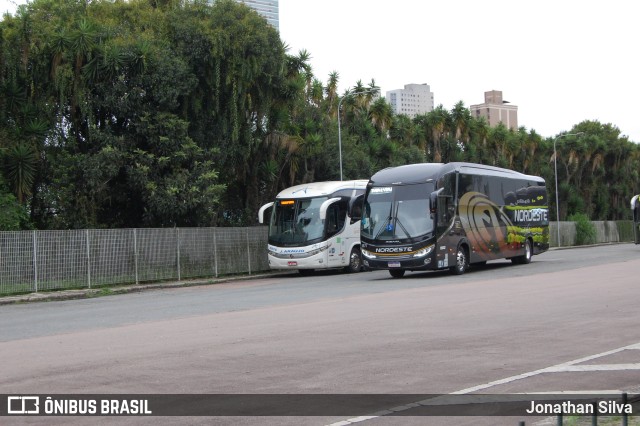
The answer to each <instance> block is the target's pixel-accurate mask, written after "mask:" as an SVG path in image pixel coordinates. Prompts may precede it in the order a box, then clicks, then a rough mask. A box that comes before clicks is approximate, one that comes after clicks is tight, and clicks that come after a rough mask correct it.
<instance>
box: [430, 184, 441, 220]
mask: <svg viewBox="0 0 640 426" xmlns="http://www.w3.org/2000/svg"><path fill="white" fill-rule="evenodd" d="M441 192H442V188H440V189H438V190H437V191H433V192H432V193H431V195H430V196H429V213H431V214H432V215H433V214H436V213H437V211H438V196H439V195H440V193H441Z"/></svg>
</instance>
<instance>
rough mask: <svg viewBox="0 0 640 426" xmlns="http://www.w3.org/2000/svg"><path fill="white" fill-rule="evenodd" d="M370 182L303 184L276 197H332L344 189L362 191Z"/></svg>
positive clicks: (346, 181) (350, 181)
mask: <svg viewBox="0 0 640 426" xmlns="http://www.w3.org/2000/svg"><path fill="white" fill-rule="evenodd" d="M368 182H369V181H368V180H366V179H360V180H344V181H327V182H312V183H303V184H301V185H295V186H292V187H290V188H287V189H285V190H283V191H280V193H279V194H278V195H277V196H276V198H308V197H320V196H323V195H331V194H333V193H335V192H336V191H339V190H342V189H362V190H364V189H365V188H366V187H367V183H368Z"/></svg>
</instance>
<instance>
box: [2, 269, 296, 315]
mask: <svg viewBox="0 0 640 426" xmlns="http://www.w3.org/2000/svg"><path fill="white" fill-rule="evenodd" d="M282 275H291V273H286V272H283V271H276V272H266V273H263V274H254V275H237V276H231V277H226V278H207V279H199V280H189V281H174V282H163V283H150V284H132V285H119V286H116V287H109V286H104V287H99V288H86V289H73V290H52V291H44V292H35V293H28V294H20V295H16V296H3V297H0V306H2V305H12V304H19V303H31V302H49V301H60V300H73V299H89V298H92V297H104V296H113V295H117V294H126V293H137V292H142V291H148V290H163V289H169V288H180V287H195V286H201V285H213V284H222V283H226V282H230V281H239V280H251V279H259V278H269V277H277V276H282Z"/></svg>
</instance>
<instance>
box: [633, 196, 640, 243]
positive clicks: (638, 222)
mask: <svg viewBox="0 0 640 426" xmlns="http://www.w3.org/2000/svg"><path fill="white" fill-rule="evenodd" d="M631 212H632V213H633V241H634V242H635V243H636V244H640V195H636V196H635V197H633V198H632V199H631Z"/></svg>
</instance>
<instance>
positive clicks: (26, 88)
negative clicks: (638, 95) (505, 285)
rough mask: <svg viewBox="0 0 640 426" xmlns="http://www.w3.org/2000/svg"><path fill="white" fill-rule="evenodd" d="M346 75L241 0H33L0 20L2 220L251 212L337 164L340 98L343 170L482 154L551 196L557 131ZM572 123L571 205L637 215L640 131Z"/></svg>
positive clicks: (88, 220) (563, 174)
mask: <svg viewBox="0 0 640 426" xmlns="http://www.w3.org/2000/svg"><path fill="white" fill-rule="evenodd" d="M337 87H338V73H332V74H331V75H329V76H328V79H327V82H326V83H323V82H322V81H320V80H319V79H318V78H317V77H316V76H314V75H313V72H312V70H311V68H310V66H309V54H308V53H307V52H306V51H301V52H299V53H298V54H297V55H292V54H290V53H289V52H288V49H287V47H286V45H284V44H283V42H282V41H281V40H280V38H279V35H278V32H277V31H276V30H275V29H273V28H272V27H270V26H269V25H268V24H267V23H266V21H265V20H264V19H263V18H261V17H260V16H259V15H258V14H257V13H256V12H254V11H252V10H251V9H249V8H247V7H246V6H244V5H242V4H239V3H236V2H234V1H231V0H218V1H216V2H215V4H214V5H213V6H211V5H209V4H207V3H206V2H204V1H195V2H186V1H178V0H162V1H161V0H132V1H126V2H125V1H122V0H115V1H107V0H95V1H91V0H34V1H33V2H31V3H29V4H28V5H25V6H21V7H20V8H19V9H18V12H17V13H16V15H15V16H10V15H5V16H4V17H2V21H0V161H1V165H2V178H3V179H2V181H3V182H4V183H3V184H2V185H0V211H2V212H11V214H9V213H6V217H7V219H6V221H5V220H3V221H2V224H1V226H2V227H3V229H19V228H26V227H29V226H33V227H36V228H39V229H60V228H63V229H64V228H103V227H165V226H212V225H244V224H252V223H254V222H255V217H256V212H257V209H258V208H259V206H260V205H262V204H263V203H265V202H267V201H270V200H271V199H272V198H273V197H274V196H275V194H276V193H277V192H278V191H279V190H281V189H283V188H285V187H287V186H290V185H292V184H296V183H301V182H310V181H321V180H332V179H334V180H335V179H339V177H340V168H339V159H338V157H339V153H338V114H340V124H341V136H342V137H341V141H342V156H343V173H344V178H345V179H354V178H368V177H369V176H371V174H373V173H374V172H376V171H377V170H379V169H381V168H384V167H388V166H392V165H400V164H406V163H415V162H422V161H436V162H440V161H441V162H448V161H471V162H478V163H484V164H491V165H497V166H501V167H507V168H511V169H514V170H518V171H522V172H526V173H531V174H537V175H541V176H543V177H544V178H546V179H547V182H548V188H549V191H550V194H549V195H550V197H549V198H550V200H554V199H555V194H554V193H553V191H554V185H553V182H554V168H553V166H554V149H553V145H554V139H555V138H554V137H550V138H546V139H545V138H543V137H542V136H540V135H538V134H537V133H536V132H534V131H527V130H526V129H525V128H524V127H523V128H520V129H518V130H516V131H513V130H509V129H506V128H505V127H503V126H498V127H495V128H490V127H488V125H487V124H486V122H484V121H482V120H478V119H476V118H474V117H472V116H471V114H470V112H469V110H468V109H467V108H466V107H465V106H464V105H463V104H462V103H461V102H460V103H458V104H456V105H455V106H454V107H453V108H452V109H451V110H450V111H449V110H447V109H445V108H444V107H443V106H442V105H440V106H438V107H437V108H436V109H435V110H434V111H432V112H430V113H428V114H425V115H422V116H418V117H416V118H414V119H410V118H408V117H407V116H403V115H394V114H393V113H392V110H391V107H390V105H389V104H388V103H387V102H386V101H385V100H384V99H382V98H379V97H376V96H374V93H375V92H376V91H377V90H378V89H377V87H376V86H375V82H373V81H372V82H371V83H369V84H368V85H367V86H363V85H362V84H360V83H359V84H358V85H357V86H356V87H354V88H351V91H350V92H351V94H350V95H347V96H345V95H346V94H342V95H340V94H339V93H338V91H337ZM339 105H340V107H341V108H340V111H338V106H339ZM568 132H569V133H576V132H584V134H583V135H581V136H579V137H576V136H566V137H559V138H558V139H556V142H557V151H558V156H557V165H558V181H559V183H560V194H559V195H560V200H561V205H560V209H561V218H563V219H564V218H566V217H567V216H568V215H570V214H574V213H584V214H586V215H588V216H589V217H590V218H592V219H594V220H598V219H599V220H604V219H626V218H628V214H629V213H628V211H627V210H628V207H627V204H628V199H629V198H630V197H631V195H633V194H636V193H638V192H640V176H639V174H638V173H639V172H640V149H639V148H638V146H637V145H636V144H634V143H633V142H631V141H629V140H628V139H627V138H626V137H621V135H620V131H619V130H618V129H617V128H616V127H615V126H613V125H611V124H601V123H599V122H596V121H585V122H582V123H579V124H577V125H576V126H574V127H573V128H572V129H569V130H568ZM558 136H560V135H558ZM551 207H552V212H555V206H554V205H552V206H551ZM3 215H5V214H3ZM27 215H28V217H27ZM9 218H11V219H9ZM5 222H6V223H5Z"/></svg>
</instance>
